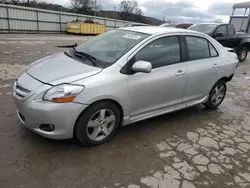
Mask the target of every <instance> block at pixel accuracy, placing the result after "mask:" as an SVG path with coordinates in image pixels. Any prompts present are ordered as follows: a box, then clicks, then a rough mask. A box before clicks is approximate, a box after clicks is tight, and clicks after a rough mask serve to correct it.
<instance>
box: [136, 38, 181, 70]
mask: <svg viewBox="0 0 250 188" xmlns="http://www.w3.org/2000/svg"><path fill="white" fill-rule="evenodd" d="M139 60H144V61H148V62H150V63H152V67H153V68H157V67H162V66H166V65H170V64H173V63H177V62H180V60H181V55H180V44H179V39H178V37H176V36H173V37H164V38H160V39H157V40H155V41H153V42H151V43H150V44H148V45H147V46H146V47H144V48H143V49H142V50H141V51H140V52H138V54H136V56H135V61H139Z"/></svg>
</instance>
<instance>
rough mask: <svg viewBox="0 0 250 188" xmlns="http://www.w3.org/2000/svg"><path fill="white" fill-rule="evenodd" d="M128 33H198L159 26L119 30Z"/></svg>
mask: <svg viewBox="0 0 250 188" xmlns="http://www.w3.org/2000/svg"><path fill="white" fill-rule="evenodd" d="M119 29H122V30H127V31H135V32H140V33H145V34H149V35H153V34H161V33H180V32H183V33H197V32H195V31H191V30H187V29H178V28H172V27H159V26H138V27H137V26H136V27H125V28H119Z"/></svg>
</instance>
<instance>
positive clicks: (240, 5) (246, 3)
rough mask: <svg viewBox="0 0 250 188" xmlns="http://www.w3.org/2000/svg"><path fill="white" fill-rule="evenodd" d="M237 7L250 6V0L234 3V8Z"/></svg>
mask: <svg viewBox="0 0 250 188" xmlns="http://www.w3.org/2000/svg"><path fill="white" fill-rule="evenodd" d="M236 8H250V2H244V3H236V4H234V6H233V9H236Z"/></svg>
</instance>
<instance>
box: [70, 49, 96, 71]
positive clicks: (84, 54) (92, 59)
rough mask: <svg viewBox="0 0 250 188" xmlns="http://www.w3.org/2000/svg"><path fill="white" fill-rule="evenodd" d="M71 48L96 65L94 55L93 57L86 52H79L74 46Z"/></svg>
mask: <svg viewBox="0 0 250 188" xmlns="http://www.w3.org/2000/svg"><path fill="white" fill-rule="evenodd" d="M73 49H74V53H75V55H77V56H81V57H87V58H88V59H89V60H90V61H91V63H92V64H93V65H94V66H95V67H97V64H96V58H95V57H93V56H92V55H89V54H87V53H85V52H79V51H77V50H76V49H75V48H73Z"/></svg>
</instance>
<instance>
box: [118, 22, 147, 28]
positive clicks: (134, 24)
mask: <svg viewBox="0 0 250 188" xmlns="http://www.w3.org/2000/svg"><path fill="white" fill-rule="evenodd" d="M136 26H148V25H147V24H143V23H125V24H123V25H122V26H121V27H120V28H123V27H136Z"/></svg>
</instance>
